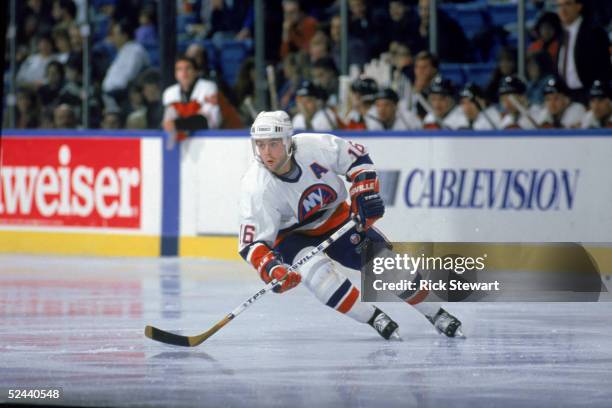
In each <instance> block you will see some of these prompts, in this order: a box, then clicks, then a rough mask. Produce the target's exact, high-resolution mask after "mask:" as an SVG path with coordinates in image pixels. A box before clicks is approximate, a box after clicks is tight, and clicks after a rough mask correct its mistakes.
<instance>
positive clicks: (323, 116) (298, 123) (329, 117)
mask: <svg viewBox="0 0 612 408" xmlns="http://www.w3.org/2000/svg"><path fill="white" fill-rule="evenodd" d="M292 122H293V128H294V129H299V130H315V131H317V132H327V131H330V130H335V129H338V128H339V127H340V126H339V125H338V117H337V116H336V113H335V112H334V111H333V109H331V108H324V109H319V110H318V111H316V112H315V114H314V116H313V117H312V121H311V125H312V129H308V127H307V125H306V118H305V117H304V115H303V114H302V113H298V114H297V115H295V116H294V117H293V121H292Z"/></svg>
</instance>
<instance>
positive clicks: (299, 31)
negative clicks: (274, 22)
mask: <svg viewBox="0 0 612 408" xmlns="http://www.w3.org/2000/svg"><path fill="white" fill-rule="evenodd" d="M316 29H317V20H316V19H315V18H313V17H310V16H307V15H305V14H304V12H303V11H302V9H301V7H300V2H299V1H298V0H283V36H282V42H281V48H280V55H281V57H283V58H284V57H286V56H287V54H289V53H290V52H296V51H308V47H309V45H310V40H311V39H312V37H313V36H314V35H315V32H316Z"/></svg>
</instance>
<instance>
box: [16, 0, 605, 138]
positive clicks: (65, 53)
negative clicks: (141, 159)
mask: <svg viewBox="0 0 612 408" xmlns="http://www.w3.org/2000/svg"><path fill="white" fill-rule="evenodd" d="M478 1H480V2H482V1H483V0H478ZM440 2H442V1H440ZM457 2H460V1H457ZM17 3H18V15H17V19H18V22H19V24H18V30H17V45H18V49H17V64H18V65H17V76H16V82H17V94H16V105H15V106H16V127H18V128H41V127H43V128H76V127H79V126H80V124H81V117H82V114H83V112H82V109H83V106H84V104H83V99H84V98H88V100H89V107H90V108H89V109H90V112H89V117H90V126H91V127H93V128H96V127H100V128H104V129H122V128H127V129H160V128H162V122H164V108H165V109H166V111H167V109H168V106H164V105H165V104H164V100H163V99H164V98H162V95H163V94H164V89H162V87H161V75H160V72H159V68H158V67H157V66H156V62H155V61H154V60H153V59H152V58H151V55H152V54H151V53H150V50H151V49H152V48H154V47H156V46H157V45H158V38H157V24H158V22H157V20H158V19H157V15H156V10H157V2H156V1H154V0H92V1H90V3H91V8H90V10H89V11H90V19H91V21H92V27H93V28H94V30H93V32H92V33H91V36H92V37H91V38H92V46H93V47H92V49H91V61H92V63H91V64H90V67H91V82H90V86H89V87H88V88H87V89H84V86H83V77H84V72H83V63H82V61H83V41H84V37H83V34H84V31H83V29H82V23H83V21H84V16H85V13H86V12H87V10H85V9H84V2H83V1H80V0H27V1H24V2H17ZM604 3H606V4H607V5H606V4H604ZM177 6H178V9H177V13H178V18H179V19H182V20H181V21H189V23H188V24H186V25H185V26H184V27H183V28H181V30H183V31H181V33H179V36H178V38H179V40H180V41H183V42H184V41H185V40H187V42H188V46H187V47H186V51H185V53H184V57H186V59H185V60H184V61H188V62H189V64H190V65H191V66H192V67H193V69H194V72H195V75H196V77H197V78H201V79H206V80H207V81H208V82H210V84H209V85H210V90H212V91H210V92H216V96H215V97H214V98H212V97H211V96H210V95H209V96H207V97H206V98H207V100H206V104H209V103H211V101H213V99H214V103H215V104H218V107H219V118H218V120H217V119H213V120H211V119H210V118H208V119H207V120H206V121H205V122H206V123H205V125H201V126H204V127H223V128H241V127H248V125H249V124H250V123H251V121H252V119H253V117H254V116H255V115H256V113H257V109H259V108H260V107H259V106H256V103H255V100H256V96H255V92H256V91H255V88H256V87H255V83H256V73H255V62H254V59H253V57H247V58H245V59H244V60H243V61H242V63H241V65H240V68H239V70H238V75H237V78H236V80H235V82H234V83H227V81H226V80H225V79H224V77H223V76H222V75H219V74H218V72H219V71H220V70H223V68H224V67H222V66H221V67H220V66H214V65H209V62H208V58H207V57H208V54H207V51H206V48H205V47H204V46H203V40H211V41H224V40H239V41H243V40H249V39H252V38H253V36H254V24H255V23H254V10H253V1H250V0H245V1H236V0H177ZM348 6H349V7H348V8H349V20H348V22H349V24H348V32H349V54H348V62H349V64H350V66H351V75H350V79H349V80H348V82H347V80H343V79H342V78H341V77H340V75H339V66H340V62H341V61H340V58H341V55H340V37H341V19H340V14H339V12H340V9H339V2H338V1H334V0H318V1H308V2H305V1H299V0H276V1H266V2H265V15H266V60H267V63H269V64H270V65H271V66H272V67H273V68H272V70H273V72H274V73H275V74H276V75H275V77H276V81H275V82H274V83H273V85H272V86H274V89H273V90H271V91H273V92H269V93H268V95H269V99H268V100H267V105H268V106H276V107H278V108H279V109H284V110H287V111H288V112H289V113H290V114H291V115H292V116H294V122H295V125H296V128H303V129H312V130H333V129H419V128H426V129H429V128H450V129H459V128H474V129H496V128H513V127H521V128H535V127H580V126H583V127H596V126H610V124H611V123H612V119H611V118H610V116H611V112H612V105H611V102H610V80H611V79H612V68H611V51H612V47H610V17H611V16H612V7H611V4H610V2H596V1H589V0H553V1H548V2H546V1H543V0H531V1H530V6H531V7H536V8H537V9H538V10H539V13H538V15H537V18H536V19H535V20H534V21H533V22H532V24H531V25H530V30H529V33H528V34H529V47H528V51H527V67H526V78H523V79H521V78H519V77H518V76H517V70H518V64H517V60H516V56H517V53H516V49H515V48H514V47H512V46H510V45H504V44H498V45H499V47H497V48H495V49H496V50H497V51H496V55H497V63H496V67H495V68H494V69H493V70H492V72H491V73H490V79H489V81H488V83H486V84H480V86H479V85H477V84H474V83H471V82H470V83H468V84H466V85H465V86H463V84H454V83H453V82H452V81H451V80H450V78H446V77H444V76H443V72H442V70H441V64H444V63H470V62H473V61H477V60H478V59H479V58H481V56H482V55H486V53H485V52H483V50H482V49H480V48H479V47H483V44H484V42H483V41H482V38H483V37H486V38H492V37H494V36H495V35H496V33H497V31H496V30H498V29H499V27H497V28H495V30H491V28H485V27H483V30H482V32H481V33H478V34H476V35H473V34H472V33H471V34H470V35H467V34H466V33H465V32H464V30H463V28H462V26H461V24H459V22H458V21H456V20H455V19H454V18H453V17H452V16H451V15H449V14H448V13H445V12H444V11H443V8H440V9H439V10H438V16H437V20H438V24H437V38H438V51H439V52H438V54H437V55H434V54H431V53H430V52H429V51H428V48H429V35H430V27H429V0H387V1H380V2H378V1H376V2H375V1H368V0H348ZM550 6H552V7H550ZM606 30H607V31H606ZM178 57H179V56H178V55H177V58H178ZM177 79H178V78H177ZM179 82H180V81H179ZM208 82H207V83H208ZM193 84H195V82H192V85H193ZM207 86H208V85H207ZM194 87H195V85H193V86H192V87H191V88H189V87H187V88H186V89H182V88H181V89H182V90H181V93H179V94H177V95H178V98H179V99H181V98H182V99H183V102H185V100H187V101H188V100H189V99H190V98H191V97H192V94H194ZM207 92H209V91H207ZM203 104H204V102H202V105H203ZM207 109H208V108H207ZM587 110H588V113H585V112H587ZM5 112H6V110H5ZM198 123H204V122H198ZM4 126H5V127H6V126H7V117H6V115H5V120H4ZM164 128H166V125H164ZM190 129H191V128H190Z"/></svg>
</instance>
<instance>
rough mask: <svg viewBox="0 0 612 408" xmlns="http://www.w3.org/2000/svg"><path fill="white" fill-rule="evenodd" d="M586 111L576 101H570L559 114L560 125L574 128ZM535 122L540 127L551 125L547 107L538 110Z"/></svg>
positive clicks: (551, 120)
mask: <svg viewBox="0 0 612 408" xmlns="http://www.w3.org/2000/svg"><path fill="white" fill-rule="evenodd" d="M585 113H586V109H585V108H584V106H583V105H582V104H580V103H577V102H572V103H571V104H570V105H569V106H568V107H567V108H565V111H563V114H562V115H561V126H563V128H564V129H571V128H576V127H578V126H579V125H580V123H581V122H582V118H583V116H584V114H585ZM536 122H538V125H539V126H540V127H544V128H546V127H553V126H554V125H553V122H554V121H553V118H552V115H551V114H550V112H548V109H546V108H544V109H542V110H541V111H540V114H539V115H538V116H537V119H536Z"/></svg>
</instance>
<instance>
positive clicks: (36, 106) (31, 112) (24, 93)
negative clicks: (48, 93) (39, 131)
mask: <svg viewBox="0 0 612 408" xmlns="http://www.w3.org/2000/svg"><path fill="white" fill-rule="evenodd" d="M15 99H16V100H15V128H16V129H36V128H37V127H38V126H39V124H40V111H41V107H40V103H39V102H38V99H37V98H36V93H35V92H34V91H33V90H32V89H29V88H25V87H21V88H18V89H17V95H16V98H15ZM8 113H9V110H8V109H5V110H4V115H5V116H4V128H8V127H9V126H10V124H9V120H8V119H9V115H8Z"/></svg>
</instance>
